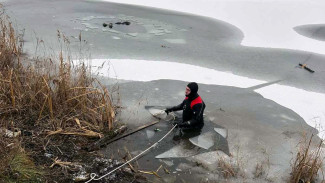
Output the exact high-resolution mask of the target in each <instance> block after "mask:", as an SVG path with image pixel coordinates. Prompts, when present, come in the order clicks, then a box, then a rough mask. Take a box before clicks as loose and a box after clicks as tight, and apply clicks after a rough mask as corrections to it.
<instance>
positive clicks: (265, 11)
mask: <svg viewBox="0 0 325 183" xmlns="http://www.w3.org/2000/svg"><path fill="white" fill-rule="evenodd" d="M105 1H109V2H116V3H124V4H135V5H143V6H149V7H155V8H161V9H168V10H175V11H180V12H186V13H191V14H196V15H201V16H207V17H212V18H215V19H218V20H222V21H225V22H227V23H230V24H233V25H234V26H236V27H238V28H239V29H240V30H241V31H243V33H244V40H243V41H242V43H241V44H242V45H244V46H252V47H266V48H286V49H293V50H301V51H310V52H314V53H320V54H325V42H324V41H318V40H314V39H310V38H307V37H304V36H302V35H300V34H298V33H297V32H295V31H294V29H293V28H294V27H296V26H300V25H307V24H323V23H325V11H324V9H325V1H323V0H200V1H197V0H177V1H175V0H159V1H152V0H137V1H134V0H105Z"/></svg>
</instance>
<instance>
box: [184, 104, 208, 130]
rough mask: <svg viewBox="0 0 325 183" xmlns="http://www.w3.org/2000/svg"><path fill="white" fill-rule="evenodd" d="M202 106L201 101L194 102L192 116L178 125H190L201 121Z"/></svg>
mask: <svg viewBox="0 0 325 183" xmlns="http://www.w3.org/2000/svg"><path fill="white" fill-rule="evenodd" d="M203 110H204V106H203V103H199V104H195V105H194V106H193V118H192V119H191V120H189V121H184V122H183V123H182V124H181V125H180V127H191V126H196V125H198V124H199V123H202V121H201V118H202V116H203Z"/></svg>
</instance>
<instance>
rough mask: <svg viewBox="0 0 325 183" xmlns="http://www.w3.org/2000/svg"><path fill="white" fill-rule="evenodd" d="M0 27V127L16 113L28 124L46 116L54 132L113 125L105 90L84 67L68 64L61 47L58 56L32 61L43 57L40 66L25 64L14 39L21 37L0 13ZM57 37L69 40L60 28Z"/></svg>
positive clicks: (112, 116)
mask: <svg viewBox="0 0 325 183" xmlns="http://www.w3.org/2000/svg"><path fill="white" fill-rule="evenodd" d="M0 29H1V32H0V33H1V34H0V101H1V108H0V114H1V116H2V119H6V120H3V121H2V125H3V126H4V127H9V126H10V125H15V124H10V123H8V122H9V121H13V120H14V123H17V117H19V118H20V119H21V122H22V123H26V121H28V123H26V125H28V126H31V125H39V124H40V123H44V121H46V122H50V123H49V125H51V126H50V127H49V128H48V130H53V131H55V132H56V133H65V132H66V133H68V132H71V133H73V132H72V131H73V130H72V129H75V130H77V131H85V134H87V133H88V132H90V131H93V132H100V131H103V130H105V129H107V130H111V129H112V127H113V122H114V119H115V109H114V105H113V104H112V101H111V97H110V93H109V92H108V90H107V89H106V88H105V87H104V86H102V85H101V84H100V83H99V82H98V81H97V80H96V79H95V78H92V77H91V74H90V71H89V68H87V67H86V66H85V65H83V64H80V65H73V63H72V61H71V60H70V57H69V56H68V57H67V58H64V56H63V54H64V53H63V51H62V50H61V52H60V53H59V60H58V61H57V62H56V61H55V60H52V59H44V60H41V61H40V60H37V61H35V63H36V62H47V63H48V65H47V66H45V67H35V65H33V64H31V65H28V66H25V65H26V64H22V62H23V61H24V60H23V58H22V57H21V50H22V47H21V46H22V45H21V44H18V43H19V40H20V39H21V38H19V37H17V36H16V34H15V31H14V29H13V27H12V24H11V23H10V22H9V21H8V20H6V19H4V17H2V18H1V20H0ZM58 37H59V38H60V40H62V41H63V42H64V43H67V44H68V40H67V39H66V37H65V36H64V35H62V34H61V33H60V32H59V31H58ZM80 41H81V38H80ZM56 63H59V64H58V65H57V64H56ZM43 64H44V63H43ZM23 65H24V66H23ZM44 65H46V64H44ZM55 71H58V72H55ZM8 119H12V120H8ZM26 119H29V120H26ZM71 130H72V131H71ZM59 131H61V132H59ZM76 133H77V132H76ZM80 134H81V133H80ZM94 134H95V133H94ZM89 135H91V134H90V133H89Z"/></svg>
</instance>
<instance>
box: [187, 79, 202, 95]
mask: <svg viewBox="0 0 325 183" xmlns="http://www.w3.org/2000/svg"><path fill="white" fill-rule="evenodd" d="M198 90H199V86H198V85H197V83H195V82H191V83H189V84H187V87H186V90H185V95H186V96H187V97H190V96H195V95H196V94H197V91H198Z"/></svg>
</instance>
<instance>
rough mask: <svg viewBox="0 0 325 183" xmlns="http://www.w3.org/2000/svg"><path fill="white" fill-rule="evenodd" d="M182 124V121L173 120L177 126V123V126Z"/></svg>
mask: <svg viewBox="0 0 325 183" xmlns="http://www.w3.org/2000/svg"><path fill="white" fill-rule="evenodd" d="M180 124H181V122H179V121H175V122H173V125H174V126H175V125H177V126H179V125H180Z"/></svg>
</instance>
